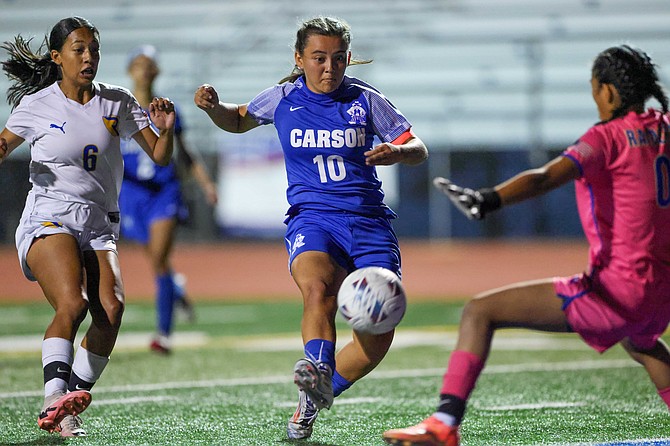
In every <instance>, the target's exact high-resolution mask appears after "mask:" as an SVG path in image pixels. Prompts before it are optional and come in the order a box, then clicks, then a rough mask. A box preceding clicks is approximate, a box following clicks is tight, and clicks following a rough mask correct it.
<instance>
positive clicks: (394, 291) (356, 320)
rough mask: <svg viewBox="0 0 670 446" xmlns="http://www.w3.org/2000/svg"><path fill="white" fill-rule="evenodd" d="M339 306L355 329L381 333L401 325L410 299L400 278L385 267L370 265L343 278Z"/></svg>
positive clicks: (338, 295)
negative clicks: (407, 297) (406, 295)
mask: <svg viewBox="0 0 670 446" xmlns="http://www.w3.org/2000/svg"><path fill="white" fill-rule="evenodd" d="M337 306H338V308H339V310H340V314H341V315H342V316H343V317H344V320H345V321H346V322H347V324H349V326H350V327H351V328H353V329H354V330H356V331H358V332H361V333H369V334H382V333H387V332H389V331H391V330H393V329H394V328H395V327H396V326H397V325H398V324H399V323H400V321H401V320H402V318H403V316H404V315H405V308H406V307H407V299H406V297H405V290H404V289H403V287H402V283H401V282H400V279H399V278H398V276H396V275H395V274H394V273H393V272H392V271H390V270H388V269H386V268H381V267H379V266H368V267H365V268H360V269H357V270H356V271H354V272H352V273H351V274H349V275H348V276H347V277H346V278H345V279H344V282H342V286H340V290H339V292H338V293H337Z"/></svg>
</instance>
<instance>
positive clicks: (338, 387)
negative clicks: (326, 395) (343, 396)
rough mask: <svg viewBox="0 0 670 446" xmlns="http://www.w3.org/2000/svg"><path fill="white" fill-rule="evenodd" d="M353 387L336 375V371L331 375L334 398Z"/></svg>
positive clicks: (350, 383)
mask: <svg viewBox="0 0 670 446" xmlns="http://www.w3.org/2000/svg"><path fill="white" fill-rule="evenodd" d="M353 385H354V383H352V382H350V381H347V380H346V379H344V377H343V376H342V375H340V374H339V373H337V371H335V372H334V373H333V394H334V395H335V396H338V395H339V394H340V393H342V392H344V391H345V390H347V389H348V388H349V387H351V386H353Z"/></svg>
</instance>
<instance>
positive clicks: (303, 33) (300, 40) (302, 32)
mask: <svg viewBox="0 0 670 446" xmlns="http://www.w3.org/2000/svg"><path fill="white" fill-rule="evenodd" d="M315 34H316V35H320V36H329V37H339V38H340V39H342V41H343V42H344V43H346V45H347V48H349V45H351V27H350V26H349V24H347V23H346V22H345V21H344V20H342V19H338V18H333V17H315V18H313V19H309V20H307V21H305V22H303V24H302V25H301V26H300V28H299V29H298V32H297V33H296V38H295V44H294V50H295V52H296V53H298V54H303V53H304V52H305V47H306V46H307V40H308V39H309V38H310V37H311V36H313V35H315ZM370 62H372V61H371V60H359V59H351V61H350V62H349V65H360V64H366V63H370ZM302 74H303V70H302V69H300V68H298V66H297V65H295V66H294V67H293V71H291V73H290V74H289V75H288V76H286V77H285V78H283V79H282V80H280V81H279V83H280V84H283V83H284V82H293V81H295V80H296V79H298V78H299V77H300V76H302Z"/></svg>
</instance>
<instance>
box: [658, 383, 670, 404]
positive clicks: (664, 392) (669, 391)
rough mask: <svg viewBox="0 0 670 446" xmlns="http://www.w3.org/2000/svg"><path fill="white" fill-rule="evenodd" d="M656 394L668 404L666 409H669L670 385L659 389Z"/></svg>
mask: <svg viewBox="0 0 670 446" xmlns="http://www.w3.org/2000/svg"><path fill="white" fill-rule="evenodd" d="M658 394H659V395H660V396H661V399H662V400H663V402H665V404H666V405H667V406H668V409H670V387H666V388H665V389H661V390H659V391H658Z"/></svg>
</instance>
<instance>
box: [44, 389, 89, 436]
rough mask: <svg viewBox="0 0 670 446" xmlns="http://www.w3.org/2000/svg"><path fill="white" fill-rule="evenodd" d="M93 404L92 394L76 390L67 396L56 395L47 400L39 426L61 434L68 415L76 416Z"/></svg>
mask: <svg viewBox="0 0 670 446" xmlns="http://www.w3.org/2000/svg"><path fill="white" fill-rule="evenodd" d="M89 404H91V392H89V391H88V390H76V391H74V392H68V393H66V394H59V393H55V394H53V395H50V396H49V397H47V398H45V401H44V406H43V407H42V412H41V413H40V416H39V417H38V418H37V425H38V426H39V427H40V429H43V430H45V431H49V432H54V431H58V432H60V424H61V421H63V419H64V418H65V417H67V416H68V415H73V416H76V415H78V414H80V413H82V412H83V411H84V410H86V408H87V407H88V405H89Z"/></svg>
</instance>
